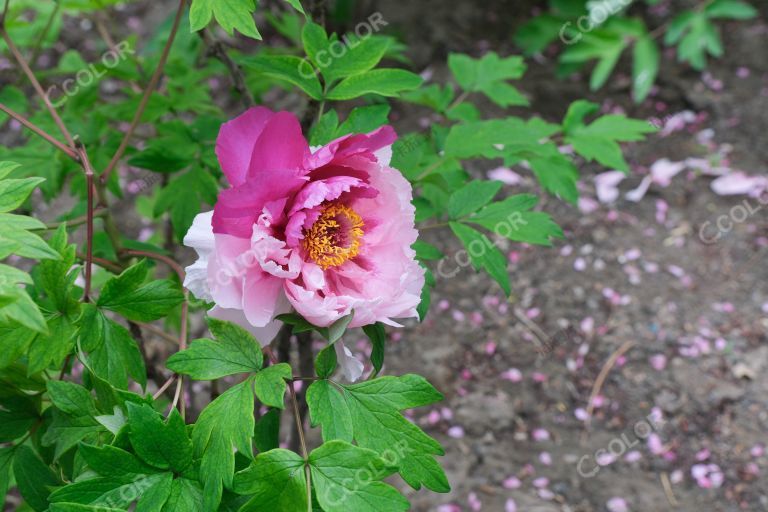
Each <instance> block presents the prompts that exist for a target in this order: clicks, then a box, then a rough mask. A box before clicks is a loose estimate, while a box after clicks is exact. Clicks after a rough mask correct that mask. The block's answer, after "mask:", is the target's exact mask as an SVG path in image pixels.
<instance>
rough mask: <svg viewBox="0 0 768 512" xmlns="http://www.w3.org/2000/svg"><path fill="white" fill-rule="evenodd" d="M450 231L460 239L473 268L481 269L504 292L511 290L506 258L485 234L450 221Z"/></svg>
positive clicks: (508, 292)
mask: <svg viewBox="0 0 768 512" xmlns="http://www.w3.org/2000/svg"><path fill="white" fill-rule="evenodd" d="M450 227H451V231H453V233H454V234H455V235H456V237H457V238H458V239H459V240H461V243H462V244H463V245H464V247H465V248H466V250H467V254H468V255H469V260H470V261H471V262H472V266H473V267H474V268H475V270H480V269H483V270H485V271H486V272H488V275H490V276H491V277H492V278H493V280H494V281H496V282H497V283H499V286H501V288H502V290H504V293H506V294H507V295H509V294H510V292H511V285H510V282H509V274H508V273H507V258H506V257H505V256H504V254H502V253H501V251H499V249H498V247H496V246H495V245H494V244H493V243H492V242H491V241H490V240H489V239H488V237H487V236H485V235H484V234H482V233H480V232H479V231H477V230H475V229H473V228H471V227H469V226H467V225H466V224H462V223H460V222H451V223H450Z"/></svg>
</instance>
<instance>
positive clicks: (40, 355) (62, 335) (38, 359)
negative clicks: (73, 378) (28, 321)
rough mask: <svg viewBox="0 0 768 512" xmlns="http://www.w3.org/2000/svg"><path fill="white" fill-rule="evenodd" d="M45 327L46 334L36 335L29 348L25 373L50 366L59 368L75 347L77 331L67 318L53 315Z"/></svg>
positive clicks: (31, 372)
mask: <svg viewBox="0 0 768 512" xmlns="http://www.w3.org/2000/svg"><path fill="white" fill-rule="evenodd" d="M47 325H48V333H47V334H38V335H37V337H36V338H35V339H34V341H32V344H31V345H30V347H29V353H28V354H27V355H28V357H29V368H28V370H27V371H28V372H29V373H30V374H33V373H36V372H39V371H42V370H45V369H46V368H48V367H50V366H55V367H61V365H62V364H63V363H64V359H65V358H66V357H67V355H68V354H69V353H70V352H71V351H72V348H73V347H74V345H75V335H76V334H77V329H75V326H74V324H73V322H72V320H71V319H70V318H69V317H67V316H64V315H60V314H54V315H53V316H51V317H50V318H48V322H47Z"/></svg>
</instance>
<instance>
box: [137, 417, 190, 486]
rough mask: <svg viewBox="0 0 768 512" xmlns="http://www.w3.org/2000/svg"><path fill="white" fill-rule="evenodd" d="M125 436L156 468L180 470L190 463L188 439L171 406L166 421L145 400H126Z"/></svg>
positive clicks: (180, 420)
mask: <svg viewBox="0 0 768 512" xmlns="http://www.w3.org/2000/svg"><path fill="white" fill-rule="evenodd" d="M126 405H127V407H128V426H129V427H130V432H129V437H130V439H131V445H132V446H133V449H134V450H135V451H136V454H137V455H138V456H139V457H141V459H142V460H143V461H144V462H146V463H147V464H149V465H150V466H154V467H156V468H160V469H170V470H173V471H175V472H177V473H182V472H183V471H184V470H185V469H187V467H188V466H189V465H190V464H191V463H192V441H190V439H189V437H187V429H186V426H185V425H184V420H183V419H182V418H181V415H180V414H179V412H178V410H176V409H173V410H172V411H171V415H170V416H169V417H168V420H167V422H164V421H163V420H162V417H161V416H160V414H159V413H158V412H157V411H155V410H154V409H153V408H152V407H150V406H149V405H146V404H141V405H140V404H134V403H131V402H129V403H127V404H126Z"/></svg>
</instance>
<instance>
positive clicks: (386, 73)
mask: <svg viewBox="0 0 768 512" xmlns="http://www.w3.org/2000/svg"><path fill="white" fill-rule="evenodd" d="M422 81H423V80H422V78H421V77H420V76H419V75H416V74H413V73H411V72H410V71H405V70H404V69H374V70H371V71H366V72H365V73H360V74H358V75H352V76H350V77H347V78H345V79H344V80H342V81H341V82H340V83H339V84H338V85H337V86H336V87H334V88H333V89H332V90H331V92H329V93H328V95H327V96H326V98H327V99H329V100H351V99H353V98H357V97H360V96H362V95H364V94H378V95H380V96H397V95H398V94H399V93H401V92H403V91H409V90H413V89H416V88H417V87H419V86H420V85H421V83H422Z"/></svg>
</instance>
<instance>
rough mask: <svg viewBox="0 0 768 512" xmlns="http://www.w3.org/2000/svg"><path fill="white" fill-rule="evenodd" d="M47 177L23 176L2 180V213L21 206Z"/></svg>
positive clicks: (0, 197)
mask: <svg viewBox="0 0 768 512" xmlns="http://www.w3.org/2000/svg"><path fill="white" fill-rule="evenodd" d="M44 181H45V178H23V179H12V180H9V179H5V180H0V213H5V212H10V211H12V210H15V209H16V208H18V207H19V206H21V205H22V204H23V203H24V201H26V200H27V197H29V194H31V193H32V191H33V190H34V189H35V187H37V186H38V185H39V184H40V183H42V182H44Z"/></svg>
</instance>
